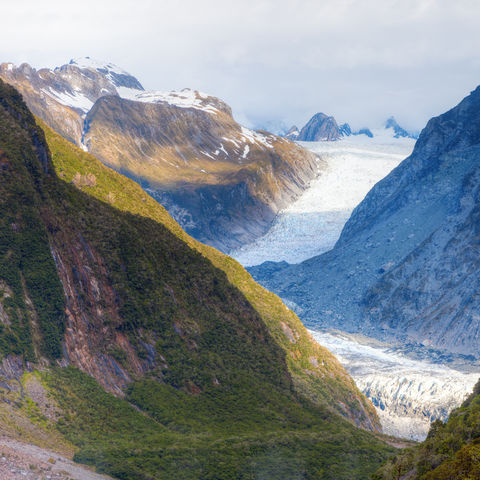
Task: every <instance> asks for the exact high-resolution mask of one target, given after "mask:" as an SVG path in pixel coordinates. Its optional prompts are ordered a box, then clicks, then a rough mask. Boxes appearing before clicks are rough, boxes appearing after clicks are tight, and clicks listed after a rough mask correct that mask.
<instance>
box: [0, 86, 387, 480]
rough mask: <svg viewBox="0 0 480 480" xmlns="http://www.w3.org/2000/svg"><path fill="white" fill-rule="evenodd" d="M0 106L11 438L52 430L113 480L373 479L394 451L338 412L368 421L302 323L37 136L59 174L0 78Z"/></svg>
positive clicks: (114, 179)
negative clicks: (28, 430) (176, 478)
mask: <svg viewBox="0 0 480 480" xmlns="http://www.w3.org/2000/svg"><path fill="white" fill-rule="evenodd" d="M0 99H1V101H0V103H1V108H0V149H1V151H2V157H1V158H2V167H1V171H0V172H1V175H2V177H3V178H2V182H1V183H0V185H1V188H2V196H1V198H2V199H6V201H8V202H10V203H6V201H5V200H4V202H3V203H2V217H1V218H2V223H1V227H2V239H3V240H4V242H3V244H2V250H1V258H2V262H4V265H7V267H8V268H7V267H3V268H2V270H1V272H2V289H3V296H2V301H1V303H2V310H1V312H2V329H1V331H0V339H1V342H2V355H3V358H2V365H1V368H0V374H1V376H2V384H1V386H2V392H0V394H1V395H2V396H3V397H4V398H6V399H7V400H8V402H5V405H4V404H3V403H2V404H1V410H2V412H0V413H2V415H3V410H5V409H7V410H8V412H9V413H8V418H9V422H8V424H11V423H13V425H14V426H13V428H12V431H13V432H15V431H17V432H18V431H24V430H25V428H27V427H26V426H25V425H26V422H27V419H28V420H29V421H30V422H31V424H32V427H29V428H31V429H34V427H33V425H36V427H35V428H36V430H34V432H38V431H40V432H42V435H43V436H47V437H51V436H52V433H51V432H53V431H54V430H55V429H56V430H57V431H58V432H60V434H61V436H62V438H63V440H62V441H63V442H65V443H67V444H68V443H69V444H70V445H73V446H74V449H75V450H76V459H77V460H80V461H83V462H86V463H91V464H93V465H96V466H97V468H99V469H101V470H104V471H107V472H109V473H110V474H112V475H115V476H117V477H118V478H123V479H147V478H148V479H151V478H172V475H173V476H174V475H176V474H178V469H179V468H182V469H183V470H182V471H183V472H184V478H200V477H201V478H219V477H221V478H239V477H240V478H242V477H243V478H255V477H256V476H258V475H260V476H263V477H264V478H292V476H293V475H297V477H298V478H311V477H312V476H315V478H351V477H352V474H355V475H356V476H357V478H367V476H368V473H369V472H371V471H372V469H373V468H374V467H375V466H376V465H377V464H378V462H379V461H380V460H381V459H383V458H385V456H386V454H387V453H388V451H389V449H388V448H387V447H385V445H384V444H383V443H381V442H379V441H378V440H376V439H375V438H374V437H373V436H372V435H371V434H368V433H366V432H363V431H361V430H358V429H356V428H355V427H354V426H353V425H352V424H351V423H350V422H348V421H347V420H345V419H343V418H342V417H341V416H340V415H338V414H337V413H335V412H334V410H335V409H336V410H338V411H343V413H344V414H345V416H347V417H351V418H352V419H357V421H358V422H363V423H364V424H365V425H368V424H369V422H370V426H372V422H375V419H374V417H373V416H371V414H370V412H369V411H368V410H369V408H370V407H369V406H368V403H366V402H365V400H364V398H363V397H362V396H361V395H360V394H359V393H358V390H357V389H356V388H355V387H354V385H353V383H352V381H351V379H350V378H349V377H348V376H347V375H346V374H345V372H344V370H343V369H342V367H341V366H340V365H339V364H338V363H337V362H336V361H335V359H334V357H333V356H331V354H329V353H328V352H327V351H326V350H325V349H322V348H321V347H318V346H316V345H315V344H314V343H313V342H312V339H311V338H310V337H309V335H308V334H307V333H306V331H305V330H304V329H303V327H302V326H301V324H300V322H299V320H298V318H296V317H295V315H294V314H293V313H292V312H289V311H288V310H286V308H285V307H284V306H283V305H282V304H281V302H280V301H279V300H278V298H276V297H275V296H273V295H271V294H270V295H268V294H266V293H265V292H264V291H263V289H261V288H260V287H258V286H256V285H255V284H254V283H253V282H252V281H251V279H250V277H249V276H248V274H247V273H246V272H245V271H244V270H243V269H242V268H241V267H240V266H239V265H238V264H237V263H236V262H234V261H233V260H231V259H229V258H228V257H225V256H223V255H222V254H220V253H219V252H216V251H214V250H213V249H211V248H209V247H202V246H201V245H199V244H197V242H195V241H194V240H192V239H190V238H189V237H188V236H187V235H186V234H185V233H184V232H182V231H181V229H180V228H179V226H178V224H176V223H175V222H174V221H173V220H172V219H171V218H170V217H169V216H168V215H167V214H166V212H165V210H164V209H162V207H160V206H159V205H158V204H156V202H154V200H153V199H151V198H149V197H148V196H147V195H145V193H144V192H143V191H142V190H141V189H140V188H139V187H138V186H137V185H135V184H134V183H132V182H130V181H129V180H127V179H125V178H122V177H121V176H119V175H118V174H115V173H114V172H113V171H111V170H109V169H107V168H106V167H104V166H102V165H101V164H100V163H99V162H98V161H96V160H95V159H94V158H93V157H91V156H90V155H87V154H86V153H84V152H81V151H80V150H77V149H75V148H74V147H72V146H71V144H69V143H68V142H67V141H65V140H63V139H62V138H61V137H59V136H58V135H56V134H54V133H53V132H51V131H48V129H47V133H48V135H49V137H50V138H49V146H50V148H51V150H52V151H53V161H54V163H55V166H56V170H57V171H58V176H59V178H58V177H57V176H56V175H55V173H54V171H53V169H52V163H51V162H50V155H49V148H48V147H47V146H46V145H47V144H46V143H45V140H44V136H43V132H42V130H41V129H40V128H39V127H38V126H37V125H36V124H35V121H34V119H33V117H32V116H31V114H30V113H29V111H28V110H27V109H26V107H25V105H24V104H23V102H22V101H21V97H20V96H19V95H18V94H17V93H16V92H15V91H14V90H13V89H12V88H10V87H8V86H6V85H4V84H3V83H0ZM83 168H85V169H86V171H83V170H82V169H83ZM62 178H63V180H64V181H62V180H61V179H62ZM72 183H73V185H72ZM135 193H136V195H137V196H135V195H133V196H132V194H135ZM95 196H97V197H99V198H102V199H104V200H105V201H100V200H99V199H97V198H95ZM15 205H17V206H19V207H18V208H17V209H15ZM20 207H21V208H20ZM24 209H25V210H24ZM129 209H132V211H129ZM162 220H163V221H162ZM164 223H165V225H164ZM27 239H29V241H28V242H27ZM189 244H190V245H195V246H196V247H197V249H192V248H191V247H190V246H189ZM200 251H202V253H203V254H202V253H200ZM207 255H208V256H209V257H210V258H211V259H212V261H213V262H216V263H217V264H219V265H221V266H222V268H223V270H224V271H226V272H228V276H229V277H230V278H231V279H232V280H231V281H229V278H228V277H227V275H226V274H225V273H224V272H223V271H221V270H220V269H218V268H216V267H215V266H214V265H213V264H212V262H211V261H210V260H209V259H208V258H206V256H207ZM233 283H235V284H236V285H238V286H239V287H241V288H242V290H243V291H245V292H246V294H247V295H248V296H249V297H250V298H246V296H244V295H243V294H242V293H241V292H240V291H239V290H238V289H237V288H236V287H235V286H234V285H233ZM62 287H63V289H62ZM47 307H48V308H50V309H52V308H55V310H53V312H52V310H46V309H47ZM47 315H48V316H47ZM24 332H28V333H29V335H30V337H25V335H24ZM22 339H23V340H24V341H23V343H22V342H21V341H19V340H22ZM290 357H291V358H290ZM27 359H28V360H29V363H25V362H24V361H25V360H27ZM52 360H57V362H56V363H57V365H58V366H57V367H56V368H52ZM67 365H70V367H68V368H65V366H67ZM42 366H43V368H42V371H41V372H39V373H35V374H34V377H35V378H36V380H34V379H33V380H34V381H33V384H34V386H35V388H32V387H31V386H28V382H29V380H32V378H31V374H29V373H28V371H31V370H33V369H35V368H40V367H42ZM73 366H75V367H77V368H80V369H81V370H83V371H84V372H87V373H88V374H90V375H91V376H92V377H94V378H95V379H96V381H95V380H94V379H93V378H91V377H88V376H87V375H85V373H82V372H80V371H79V370H78V369H76V368H73ZM307 366H308V369H307ZM97 381H98V382H99V383H97ZM19 386H20V388H19ZM107 391H110V392H114V393H115V394H116V395H117V396H118V397H117V398H116V397H114V396H112V395H111V394H109V393H107ZM122 397H125V399H124V398H122ZM34 399H35V400H34ZM46 399H48V400H46ZM132 404H133V405H135V408H133V407H132ZM212 412H215V415H212ZM2 428H3V427H2ZM30 435H31V436H33V437H34V439H35V441H37V442H39V441H41V440H40V437H38V434H37V433H30ZM327 438H328V440H326V439H327ZM56 443H57V444H58V442H56Z"/></svg>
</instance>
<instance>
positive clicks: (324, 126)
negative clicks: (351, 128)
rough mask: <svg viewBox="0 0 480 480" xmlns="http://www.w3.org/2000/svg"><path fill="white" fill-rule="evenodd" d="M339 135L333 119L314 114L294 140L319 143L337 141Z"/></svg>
mask: <svg viewBox="0 0 480 480" xmlns="http://www.w3.org/2000/svg"><path fill="white" fill-rule="evenodd" d="M340 138H341V134H340V131H339V128H338V125H337V122H336V121H335V118H333V117H329V116H328V115H325V114H324V113H316V114H315V115H314V116H313V117H312V118H311V119H310V120H309V121H308V122H307V123H306V124H305V126H304V127H303V128H302V129H301V130H300V133H299V134H298V137H297V139H296V140H298V141H300V142H319V141H334V140H339V139H340Z"/></svg>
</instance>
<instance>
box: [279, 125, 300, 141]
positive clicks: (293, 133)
mask: <svg viewBox="0 0 480 480" xmlns="http://www.w3.org/2000/svg"><path fill="white" fill-rule="evenodd" d="M299 134H300V130H299V129H298V127H297V126H296V125H293V126H292V127H290V129H289V130H288V132H287V133H286V134H285V135H283V136H284V137H285V138H288V140H296V139H297V138H298V135H299Z"/></svg>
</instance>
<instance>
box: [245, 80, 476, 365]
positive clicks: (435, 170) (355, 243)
mask: <svg viewBox="0 0 480 480" xmlns="http://www.w3.org/2000/svg"><path fill="white" fill-rule="evenodd" d="M479 105H480V89H479V88H477V89H476V90H475V91H474V92H472V93H471V95H470V96H468V97H467V98H465V99H464V100H463V101H462V102H461V103H460V104H459V105H458V106H457V107H455V108H453V109H452V110H450V111H449V112H447V113H445V114H443V115H440V116H439V117H436V118H434V119H432V120H430V121H429V123H428V125H427V126H426V128H425V129H424V130H423V131H422V133H421V135H420V137H419V139H418V141H417V143H416V146H415V149H414V151H413V153H412V155H411V156H410V157H409V158H407V159H406V160H404V161H403V162H402V163H401V164H400V165H399V166H398V167H397V168H396V169H395V170H393V172H392V173H390V175H388V176H387V177H386V178H385V179H384V180H382V181H381V182H379V183H378V184H377V185H376V186H375V187H374V188H373V189H372V190H371V191H370V192H369V193H368V195H367V196H366V197H365V199H364V200H363V202H362V203H360V205H359V206H358V207H357V208H356V209H355V210H354V211H353V213H352V216H351V217H350V219H349V221H348V222H347V223H346V225H345V227H344V229H343V231H342V234H341V236H340V239H339V240H338V242H337V244H336V245H335V247H334V249H333V250H331V251H329V252H327V253H325V254H323V255H321V256H318V257H315V258H312V259H309V260H307V261H305V262H303V263H301V264H299V265H294V266H281V265H278V266H269V267H268V270H267V269H265V268H262V267H259V268H257V269H252V272H254V274H255V276H256V278H257V279H259V280H260V281H262V282H263V283H264V284H265V285H267V286H268V287H269V288H271V289H272V290H273V291H275V292H277V293H279V294H280V295H281V296H282V297H283V298H285V299H288V300H290V301H292V302H294V303H295V304H297V305H298V306H299V309H298V311H301V312H302V317H303V318H304V319H305V320H306V321H307V322H308V323H309V325H312V326H315V325H317V326H318V325H320V326H334V327H336V328H341V329H344V330H347V331H351V332H358V331H361V332H363V333H365V334H367V335H371V336H377V337H379V338H384V339H387V340H392V341H402V342H413V343H423V344H425V345H429V346H431V347H433V348H438V349H441V350H446V351H449V352H455V353H459V354H470V355H474V356H478V351H479V348H478V347H479V339H480V323H479V319H480V317H478V315H477V314H476V312H477V311H478V298H477V297H478V296H477V294H476V292H477V291H478V289H479V280H480V277H479V276H478V274H477V272H478V261H479V260H478V259H479V258H480V257H479V255H478V228H477V226H478V218H477V217H478V209H479V181H478V178H479V163H478V159H479V155H480V134H479V131H480V117H479V113H478V112H479V111H480V108H479ZM272 271H273V273H272ZM262 272H263V273H262Z"/></svg>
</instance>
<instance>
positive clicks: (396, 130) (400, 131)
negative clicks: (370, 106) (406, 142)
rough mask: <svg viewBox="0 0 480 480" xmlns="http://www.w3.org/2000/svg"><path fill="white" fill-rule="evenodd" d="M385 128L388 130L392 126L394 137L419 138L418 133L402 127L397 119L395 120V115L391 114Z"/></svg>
mask: <svg viewBox="0 0 480 480" xmlns="http://www.w3.org/2000/svg"><path fill="white" fill-rule="evenodd" d="M385 128H386V129H387V130H388V129H389V128H391V129H392V130H393V136H394V138H402V137H403V138H417V137H418V135H415V134H414V133H410V132H408V131H407V130H405V129H404V128H402V127H401V126H400V125H399V124H398V123H397V121H396V120H395V117H394V116H391V117H390V118H388V119H387V121H386V122H385Z"/></svg>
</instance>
